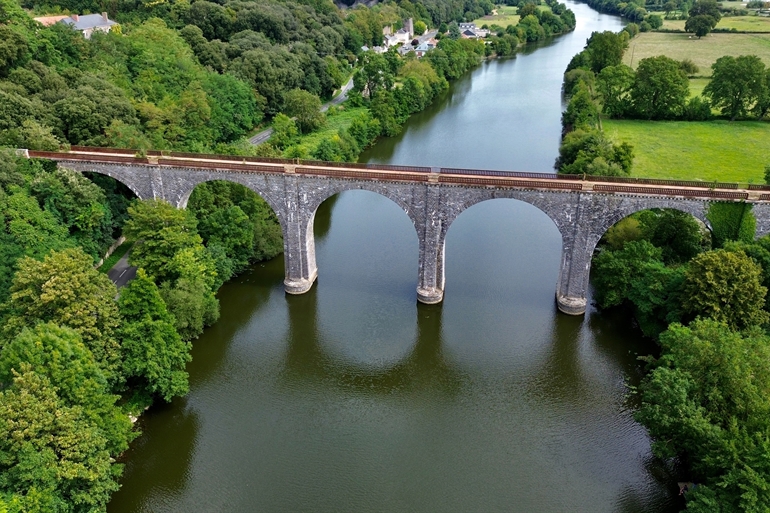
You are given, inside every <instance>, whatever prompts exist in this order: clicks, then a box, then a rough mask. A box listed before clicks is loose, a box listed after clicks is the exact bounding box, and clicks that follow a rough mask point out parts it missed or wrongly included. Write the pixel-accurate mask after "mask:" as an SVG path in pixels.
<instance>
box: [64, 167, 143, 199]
mask: <svg viewBox="0 0 770 513" xmlns="http://www.w3.org/2000/svg"><path fill="white" fill-rule="evenodd" d="M57 165H58V167H61V168H62V169H71V170H72V171H77V172H78V173H94V174H98V175H103V176H109V177H110V178H112V179H113V180H115V181H116V182H119V183H121V184H123V185H125V186H126V187H128V189H129V190H131V192H133V193H134V195H135V196H136V197H137V198H139V199H140V200H146V199H150V198H152V189H151V188H148V187H142V186H141V183H142V180H136V178H137V177H136V176H135V174H134V173H133V172H132V170H131V169H125V168H123V167H121V166H105V165H100V164H97V163H86V162H81V161H72V162H59V163H58V164H57Z"/></svg>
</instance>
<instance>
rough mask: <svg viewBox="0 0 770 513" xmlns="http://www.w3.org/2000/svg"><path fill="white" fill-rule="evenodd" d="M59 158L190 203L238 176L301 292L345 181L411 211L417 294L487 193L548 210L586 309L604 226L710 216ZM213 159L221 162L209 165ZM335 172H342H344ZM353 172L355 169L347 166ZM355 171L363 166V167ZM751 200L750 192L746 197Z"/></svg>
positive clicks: (561, 195)
mask: <svg viewBox="0 0 770 513" xmlns="http://www.w3.org/2000/svg"><path fill="white" fill-rule="evenodd" d="M57 160H58V161H59V164H60V165H61V166H62V167H66V168H68V169H73V170H76V171H81V172H94V173H100V174H104V175H107V176H110V177H112V178H114V179H116V180H118V181H120V182H122V183H123V184H125V185H126V186H128V187H129V188H130V189H131V190H132V191H134V193H135V194H136V195H137V196H138V197H139V198H140V199H152V198H156V199H163V200H166V201H168V202H169V203H171V204H173V205H175V206H177V207H178V208H185V207H186V206H187V202H188V200H189V198H190V195H191V194H192V191H193V189H194V188H195V187H196V186H197V185H198V184H200V183H204V182H208V181H212V180H226V181H231V182H235V183H239V184H242V185H244V186H246V187H248V188H249V189H251V190H252V191H254V192H255V193H257V194H258V195H259V196H261V197H262V198H263V199H264V200H265V201H266V202H267V203H268V205H270V207H271V208H272V209H273V210H274V211H275V214H276V216H277V218H278V220H279V222H280V224H281V229H282V232H283V237H284V260H285V280H284V285H285V290H286V292H288V293H290V294H302V293H304V292H307V291H308V290H310V288H311V287H312V286H313V283H314V282H315V280H316V277H317V275H318V269H317V266H316V259H315V240H314V238H313V221H314V219H315V213H316V210H317V209H318V207H319V206H320V205H321V203H323V202H324V201H325V200H327V199H328V198H330V197H332V196H334V195H335V194H338V193H340V192H343V191H348V190H367V191H371V192H375V193H377V194H381V195H383V196H385V197H387V198H389V199H391V200H392V201H394V202H395V203H396V204H398V205H399V206H400V207H401V208H402V209H403V210H404V212H405V213H406V214H407V216H409V218H410V220H411V221H412V223H413V225H414V227H415V230H416V232H417V238H418V241H419V266H418V268H419V272H418V276H417V287H416V288H417V299H418V300H419V301H421V302H423V303H428V304H432V303H439V302H441V301H442V299H443V297H444V285H445V281H446V278H445V272H444V267H445V241H446V235H447V231H448V230H449V227H450V226H451V224H452V223H453V222H454V220H455V219H457V217H458V216H459V215H460V214H461V213H462V212H463V211H465V210H466V209H468V208H470V207H472V206H473V205H475V204H477V203H480V202H482V201H487V200H491V199H497V198H509V199H515V200H519V201H523V202H525V203H529V204H530V205H533V206H534V207H536V208H538V209H539V210H541V211H542V212H544V213H545V214H546V215H547V216H548V217H549V218H550V219H551V220H552V221H553V223H554V224H555V225H556V227H557V228H558V230H559V232H560V233H561V238H562V258H561V265H560V271H559V278H558V282H557V283H556V300H557V304H558V307H559V309H560V310H561V311H562V312H565V313H568V314H572V315H580V314H582V313H584V312H585V310H586V306H587V304H586V303H587V298H586V294H587V291H588V279H589V275H590V268H591V259H592V257H593V252H594V250H595V248H596V244H597V243H598V242H599V239H600V238H601V237H602V235H603V234H604V233H605V232H606V231H607V230H608V229H609V228H610V227H611V226H612V225H614V224H615V223H617V222H618V221H620V220H621V219H623V218H625V217H627V216H629V215H631V214H633V213H634V212H638V211H640V210H645V209H650V208H672V209H677V210H681V211H684V212H687V213H689V214H691V215H693V216H694V217H696V218H697V219H699V220H701V221H703V222H705V223H708V221H707V220H706V213H707V211H708V206H709V203H710V201H713V200H711V199H708V198H697V197H683V196H675V195H670V196H668V195H666V194H650V195H642V194H619V193H616V192H615V193H607V192H596V191H594V190H591V189H590V188H589V189H588V190H586V189H582V190H572V189H570V188H569V187H565V188H564V190H560V189H559V188H540V187H537V186H531V187H526V186H522V185H514V186H506V185H504V184H493V185H490V184H489V183H487V184H484V183H480V184H472V183H467V184H466V183H441V182H439V181H438V179H437V177H438V175H432V176H431V178H434V177H436V178H435V179H433V180H430V179H429V180H428V181H425V180H423V181H416V180H412V181H406V180H405V181H399V180H388V179H382V178H378V177H372V178H369V177H364V176H360V177H344V176H317V175H313V174H312V169H310V168H307V167H303V168H302V169H303V172H302V173H299V172H295V166H293V165H292V166H289V165H287V166H285V172H284V167H277V168H275V167H274V168H273V169H276V170H278V171H277V172H276V171H272V172H241V171H231V170H227V169H216V168H215V169H211V168H206V169H204V168H197V167H184V166H183V165H180V166H178V167H177V166H175V165H167V164H166V165H162V166H161V165H152V163H150V164H149V165H148V164H136V165H134V164H124V163H108V162H98V161H94V162H90V161H84V160H68V159H64V158H62V159H57ZM213 166H215V165H213ZM338 174H339V173H338ZM351 174H353V175H355V173H351ZM358 174H359V175H361V174H363V173H358ZM749 202H753V201H752V200H749ZM755 203H756V204H755V206H754V210H753V212H754V215H755V216H756V218H757V236H761V235H765V234H768V233H770V203H767V202H755Z"/></svg>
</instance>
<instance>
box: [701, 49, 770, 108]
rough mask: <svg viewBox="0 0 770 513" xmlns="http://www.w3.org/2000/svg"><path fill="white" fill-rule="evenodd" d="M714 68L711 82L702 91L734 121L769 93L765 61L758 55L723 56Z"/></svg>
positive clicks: (712, 66)
mask: <svg viewBox="0 0 770 513" xmlns="http://www.w3.org/2000/svg"><path fill="white" fill-rule="evenodd" d="M711 69H712V70H713V74H712V76H711V81H710V82H709V83H708V84H706V87H705V88H704V89H703V94H704V95H705V96H707V97H709V99H710V100H711V105H712V106H714V107H717V108H719V109H721V111H722V114H724V115H725V116H730V120H731V121H734V120H735V118H737V117H739V116H746V115H747V114H748V113H749V112H750V111H751V110H752V109H753V108H754V106H755V105H756V104H757V103H758V102H759V101H760V100H761V99H762V97H763V96H764V95H765V94H767V91H766V88H767V84H766V83H765V75H766V70H765V64H764V63H763V62H762V60H761V59H760V58H759V57H757V56H756V55H742V56H740V57H731V56H724V57H720V58H719V59H717V61H716V62H715V63H714V64H712V65H711Z"/></svg>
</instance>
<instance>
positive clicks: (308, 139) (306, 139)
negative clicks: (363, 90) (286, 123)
mask: <svg viewBox="0 0 770 513" xmlns="http://www.w3.org/2000/svg"><path fill="white" fill-rule="evenodd" d="M340 109H341V110H335V111H334V112H333V113H332V114H331V115H329V114H327V116H326V124H325V125H324V126H323V127H321V128H320V129H318V130H316V131H315V132H313V133H310V134H307V135H303V136H302V137H300V140H299V144H298V145H299V147H300V148H302V150H304V151H305V153H306V155H307V156H308V158H309V156H310V153H311V152H312V151H313V150H315V148H316V146H318V143H320V142H321V140H323V139H326V138H329V137H332V136H333V135H335V134H336V133H337V132H339V131H340V129H343V128H344V129H347V128H348V127H349V126H350V124H351V123H352V122H353V120H354V119H355V118H356V117H357V116H359V115H360V114H361V113H363V112H366V107H354V108H348V107H346V106H344V105H343V106H341V107H340Z"/></svg>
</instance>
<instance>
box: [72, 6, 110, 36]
mask: <svg viewBox="0 0 770 513" xmlns="http://www.w3.org/2000/svg"><path fill="white" fill-rule="evenodd" d="M59 23H64V24H65V25H69V26H70V27H72V28H74V29H75V30H79V31H80V32H82V33H83V37H85V38H86V39H91V34H93V33H94V32H96V31H99V32H104V33H107V32H109V31H110V30H111V29H112V27H114V26H115V25H117V23H116V22H114V21H112V20H111V19H109V18H108V17H107V13H106V12H103V13H101V14H84V15H82V16H81V15H78V14H73V15H71V16H69V17H67V18H64V19H63V20H60V21H59Z"/></svg>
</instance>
